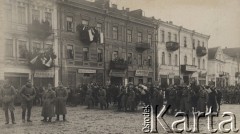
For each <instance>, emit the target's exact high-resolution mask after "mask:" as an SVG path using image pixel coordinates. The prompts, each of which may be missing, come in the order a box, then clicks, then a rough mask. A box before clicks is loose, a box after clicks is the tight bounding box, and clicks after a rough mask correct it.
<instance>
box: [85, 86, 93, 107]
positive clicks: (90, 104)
mask: <svg viewBox="0 0 240 134" xmlns="http://www.w3.org/2000/svg"><path fill="white" fill-rule="evenodd" d="M85 102H86V103H87V106H88V107H87V108H88V109H89V108H92V107H93V98H92V86H91V85H88V89H87V92H86V97H85Z"/></svg>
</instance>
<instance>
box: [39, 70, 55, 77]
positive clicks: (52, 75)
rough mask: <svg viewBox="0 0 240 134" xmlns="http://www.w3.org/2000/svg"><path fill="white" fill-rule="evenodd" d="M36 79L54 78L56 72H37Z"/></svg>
mask: <svg viewBox="0 0 240 134" xmlns="http://www.w3.org/2000/svg"><path fill="white" fill-rule="evenodd" d="M34 77H35V78H53V77H54V72H53V71H36V72H35V73H34Z"/></svg>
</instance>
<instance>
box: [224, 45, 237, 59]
mask: <svg viewBox="0 0 240 134" xmlns="http://www.w3.org/2000/svg"><path fill="white" fill-rule="evenodd" d="M223 53H224V54H226V55H228V56H231V57H237V55H239V57H240V47H235V48H224V49H223Z"/></svg>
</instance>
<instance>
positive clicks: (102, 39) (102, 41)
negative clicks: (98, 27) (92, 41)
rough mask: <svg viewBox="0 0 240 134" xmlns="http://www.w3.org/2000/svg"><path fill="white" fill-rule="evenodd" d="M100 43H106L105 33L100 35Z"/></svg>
mask: <svg viewBox="0 0 240 134" xmlns="http://www.w3.org/2000/svg"><path fill="white" fill-rule="evenodd" d="M100 43H101V44H102V43H104V38H103V32H101V33H100Z"/></svg>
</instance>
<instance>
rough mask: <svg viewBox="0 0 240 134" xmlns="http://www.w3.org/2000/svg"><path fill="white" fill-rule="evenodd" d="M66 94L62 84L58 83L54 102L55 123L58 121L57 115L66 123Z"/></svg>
mask: <svg viewBox="0 0 240 134" xmlns="http://www.w3.org/2000/svg"><path fill="white" fill-rule="evenodd" d="M67 97H68V92H67V90H66V88H65V87H64V86H63V84H62V82H59V86H58V87H57V88H56V102H55V113H56V115H57V119H56V121H59V115H62V116H63V121H66V116H65V115H66V114H67V109H66V102H67Z"/></svg>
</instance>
